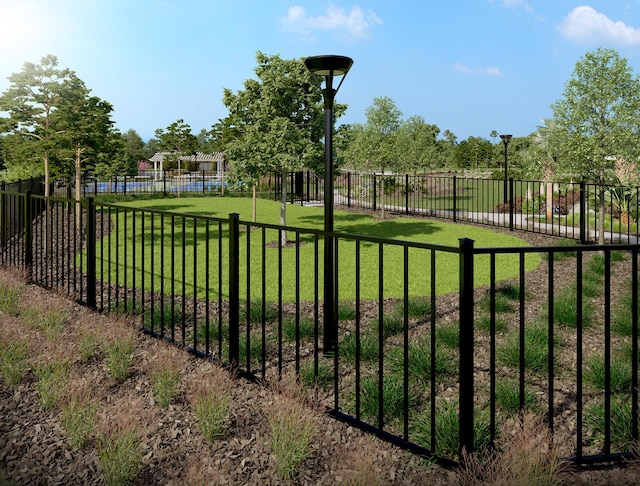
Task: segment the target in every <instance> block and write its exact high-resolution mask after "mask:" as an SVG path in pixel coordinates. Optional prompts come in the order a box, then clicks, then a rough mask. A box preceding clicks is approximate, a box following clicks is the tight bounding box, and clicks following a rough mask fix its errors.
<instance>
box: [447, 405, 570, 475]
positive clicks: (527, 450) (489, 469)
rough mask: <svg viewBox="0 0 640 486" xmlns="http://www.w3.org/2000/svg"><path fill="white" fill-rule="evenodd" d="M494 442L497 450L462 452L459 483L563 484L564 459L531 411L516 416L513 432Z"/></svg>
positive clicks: (544, 426) (546, 428)
mask: <svg viewBox="0 0 640 486" xmlns="http://www.w3.org/2000/svg"><path fill="white" fill-rule="evenodd" d="M496 445H497V449H498V450H496V451H495V452H493V453H490V454H485V455H467V454H463V461H462V463H463V467H461V468H460V469H459V470H458V474H457V477H458V481H459V482H458V484H459V485H460V486H483V485H485V484H493V485H522V486H524V485H527V486H529V485H533V486H559V485H560V484H563V480H562V474H563V472H564V471H565V470H566V469H567V466H566V462H565V461H564V460H563V459H562V456H561V455H560V453H559V451H558V450H557V448H556V447H554V445H553V440H552V438H551V435H550V433H549V428H548V427H547V425H546V424H544V423H542V422H541V421H539V420H536V419H535V418H534V417H533V416H532V415H526V416H523V417H522V418H521V419H519V420H518V423H517V424H516V426H515V430H514V433H503V434H501V435H500V436H499V437H498V441H497V444H496Z"/></svg>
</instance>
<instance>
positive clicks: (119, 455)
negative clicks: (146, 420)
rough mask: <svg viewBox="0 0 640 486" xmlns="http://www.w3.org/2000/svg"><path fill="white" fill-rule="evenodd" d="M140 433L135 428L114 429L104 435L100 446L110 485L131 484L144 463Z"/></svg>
mask: <svg viewBox="0 0 640 486" xmlns="http://www.w3.org/2000/svg"><path fill="white" fill-rule="evenodd" d="M139 445H140V435H139V434H138V431H137V430H136V429H135V428H127V429H122V430H114V431H113V432H112V433H111V434H108V435H103V436H102V437H101V440H100V445H99V448H98V458H99V459H100V465H101V466H102V473H103V475H104V480H105V482H106V483H107V484H108V485H109V486H119V485H122V484H129V483H130V482H131V481H132V480H133V479H134V478H135V477H136V475H137V474H138V471H139V469H140V465H141V464H142V455H141V454H140V452H139V450H138V449H139Z"/></svg>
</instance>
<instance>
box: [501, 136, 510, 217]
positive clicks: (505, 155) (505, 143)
mask: <svg viewBox="0 0 640 486" xmlns="http://www.w3.org/2000/svg"><path fill="white" fill-rule="evenodd" d="M512 136H513V135H500V138H501V139H502V143H503V144H504V191H503V196H504V204H505V205H506V204H507V202H508V199H507V194H508V190H507V145H509V140H511V137H512Z"/></svg>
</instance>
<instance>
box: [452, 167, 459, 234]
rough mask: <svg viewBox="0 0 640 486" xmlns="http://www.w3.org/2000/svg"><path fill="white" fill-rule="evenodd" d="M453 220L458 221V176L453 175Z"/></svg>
mask: <svg viewBox="0 0 640 486" xmlns="http://www.w3.org/2000/svg"><path fill="white" fill-rule="evenodd" d="M453 222H454V223H457V222H458V177H457V176H453Z"/></svg>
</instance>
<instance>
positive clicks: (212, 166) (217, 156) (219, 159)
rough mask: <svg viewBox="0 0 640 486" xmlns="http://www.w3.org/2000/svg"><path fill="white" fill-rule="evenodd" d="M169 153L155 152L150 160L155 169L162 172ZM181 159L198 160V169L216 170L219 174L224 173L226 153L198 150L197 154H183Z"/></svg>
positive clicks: (184, 160)
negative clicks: (163, 162) (206, 152)
mask: <svg viewBox="0 0 640 486" xmlns="http://www.w3.org/2000/svg"><path fill="white" fill-rule="evenodd" d="M168 155H170V152H156V153H155V154H153V157H151V158H150V159H149V162H151V163H152V164H153V170H154V171H160V172H162V170H163V167H162V161H163V160H164V158H165V157H166V156H168ZM180 160H181V161H182V162H186V161H190V162H194V161H195V162H197V163H198V170H206V171H215V172H217V174H218V175H222V174H224V154H223V153H222V152H213V153H212V154H205V153H202V152H196V154H195V155H194V154H190V155H183V156H182V157H180Z"/></svg>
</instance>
